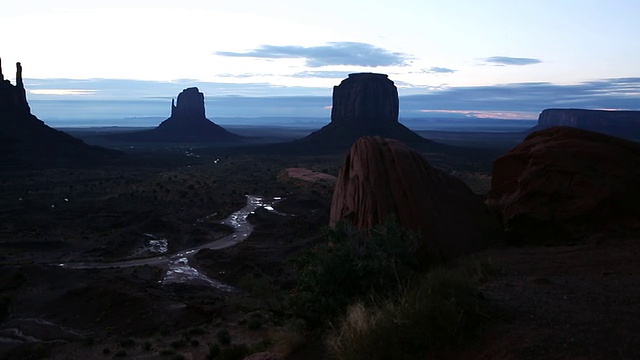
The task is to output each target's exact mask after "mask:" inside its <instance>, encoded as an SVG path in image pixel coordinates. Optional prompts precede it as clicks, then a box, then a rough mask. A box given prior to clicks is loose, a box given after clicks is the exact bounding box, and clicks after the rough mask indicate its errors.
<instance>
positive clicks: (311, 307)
mask: <svg viewBox="0 0 640 360" xmlns="http://www.w3.org/2000/svg"><path fill="white" fill-rule="evenodd" d="M417 245H418V241H417V238H416V237H415V236H413V235H411V234H409V233H407V232H405V231H404V230H403V229H402V228H401V227H400V226H399V225H398V224H397V223H396V222H395V221H393V220H389V221H386V222H385V223H384V224H382V225H380V226H376V227H374V228H372V229H370V230H369V231H368V232H366V233H365V232H361V231H359V230H357V229H356V228H354V227H352V226H349V225H347V224H344V223H341V224H337V226H336V227H335V228H334V229H329V230H328V231H327V234H326V238H325V241H324V242H323V243H321V244H319V245H317V246H315V247H314V248H312V249H310V250H308V251H306V252H305V253H303V254H302V255H301V256H300V257H298V258H296V259H294V260H292V261H293V264H294V266H295V268H296V269H297V271H298V284H297V287H296V288H295V289H294V290H293V291H292V292H291V294H290V301H291V304H292V305H293V308H294V311H295V312H296V314H297V315H298V316H300V317H302V318H304V319H305V320H307V321H309V322H310V323H311V325H319V324H320V323H321V322H322V321H323V320H324V319H331V318H333V317H335V316H337V315H339V314H340V313H342V312H344V310H345V309H346V307H347V306H348V305H349V304H350V303H352V302H353V301H354V300H356V299H362V298H365V297H367V296H369V295H371V294H380V295H384V294H388V293H390V292H391V291H393V290H397V289H398V288H399V287H400V286H401V285H402V284H404V283H406V282H407V281H408V280H409V278H410V276H411V275H413V274H414V272H415V269H416V268H417V261H416V259H415V257H414V253H415V249H416V247H417Z"/></svg>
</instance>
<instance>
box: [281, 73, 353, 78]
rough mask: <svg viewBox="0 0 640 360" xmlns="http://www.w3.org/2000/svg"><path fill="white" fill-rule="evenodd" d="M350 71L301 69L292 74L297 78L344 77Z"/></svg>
mask: <svg viewBox="0 0 640 360" xmlns="http://www.w3.org/2000/svg"><path fill="white" fill-rule="evenodd" d="M350 73H351V72H349V71H302V72H299V73H295V74H293V75H292V76H293V77H297V78H322V79H344V78H347V77H348V76H349V74H350Z"/></svg>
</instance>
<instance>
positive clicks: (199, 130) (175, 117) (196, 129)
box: [110, 87, 242, 143]
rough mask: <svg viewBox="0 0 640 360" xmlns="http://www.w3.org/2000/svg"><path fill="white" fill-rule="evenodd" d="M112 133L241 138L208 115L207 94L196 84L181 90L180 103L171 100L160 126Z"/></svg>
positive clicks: (156, 138) (127, 137)
mask: <svg viewBox="0 0 640 360" xmlns="http://www.w3.org/2000/svg"><path fill="white" fill-rule="evenodd" d="M110 137H112V138H114V139H118V140H123V141H134V142H135V141H141V142H174V143H175V142H182V143H202V142H215V143H217V142H223V143H233V142H238V141H240V140H241V139H242V137H241V136H240V135H237V134H234V133H231V132H229V131H227V130H226V129H224V128H223V127H221V126H220V125H217V124H215V123H214V122H212V121H211V120H209V119H207V117H206V115H205V107H204V94H203V93H201V92H200V91H199V90H198V88H197V87H190V88H187V89H184V90H183V91H182V92H181V93H180V94H178V101H177V104H176V102H174V100H171V116H170V117H169V118H168V119H166V120H164V121H163V122H162V123H160V125H158V127H157V128H155V129H152V130H146V131H139V132H133V133H127V134H118V135H111V136H110Z"/></svg>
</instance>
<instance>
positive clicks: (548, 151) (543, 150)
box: [486, 127, 640, 243]
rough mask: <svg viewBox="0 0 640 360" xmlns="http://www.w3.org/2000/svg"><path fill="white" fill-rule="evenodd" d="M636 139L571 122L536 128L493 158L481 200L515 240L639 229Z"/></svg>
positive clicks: (563, 238)
mask: <svg viewBox="0 0 640 360" xmlns="http://www.w3.org/2000/svg"><path fill="white" fill-rule="evenodd" d="M638 184H640V144H638V143H636V142H632V141H628V140H624V139H620V138H616V137H612V136H608V135H604V134H600V133H596V132H591V131H587V130H581V129H577V128H572V127H552V128H549V129H545V130H541V131H538V132H534V133H532V134H531V135H529V136H528V137H527V138H526V139H525V140H524V141H523V142H522V143H521V144H519V145H518V146H516V147H515V148H513V149H512V150H510V151H509V152H508V153H507V154H505V155H503V156H502V157H500V158H498V159H497V160H495V162H494V164H493V177H492V183H491V191H490V192H489V194H488V196H487V199H486V204H487V205H488V206H489V207H490V208H492V209H494V210H495V211H496V212H498V213H499V214H500V217H501V218H502V221H503V224H504V227H505V230H507V232H508V233H510V234H511V235H512V236H510V238H511V239H512V241H514V242H516V243H536V242H564V241H573V240H575V239H577V238H581V237H584V236H588V235H590V234H594V233H598V232H609V231H620V230H624V229H627V230H630V229H639V228H640V201H638V199H640V186H638Z"/></svg>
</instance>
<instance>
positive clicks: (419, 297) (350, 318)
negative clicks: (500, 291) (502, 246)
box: [328, 269, 489, 360]
mask: <svg viewBox="0 0 640 360" xmlns="http://www.w3.org/2000/svg"><path fill="white" fill-rule="evenodd" d="M483 310H484V309H483V303H482V295H481V294H480V292H479V291H478V289H477V284H476V282H475V279H474V278H473V277H471V276H469V275H468V273H466V272H465V271H462V270H458V269H435V270H433V271H432V272H431V273H429V274H428V275H426V276H424V278H422V279H420V280H419V281H417V283H416V284H414V285H413V286H412V287H411V288H408V289H406V290H405V291H403V292H401V294H400V295H399V296H396V297H394V298H392V299H391V300H387V301H384V302H383V303H381V304H376V305H370V306H366V305H364V304H363V303H361V302H359V303H356V304H355V305H352V306H350V307H349V309H348V311H347V312H346V315H344V316H343V318H342V319H341V321H340V323H339V325H338V326H337V327H336V328H334V329H333V330H332V331H331V333H330V335H329V337H328V339H329V340H328V347H329V350H330V351H331V353H332V354H333V355H334V356H335V357H336V358H339V359H346V360H351V359H353V360H355V359H418V358H426V357H427V356H428V354H433V353H434V352H435V353H437V352H439V351H443V350H450V349H454V348H457V347H459V346H460V345H464V344H465V342H466V341H468V340H469V339H470V338H472V337H474V336H475V335H476V334H477V332H478V331H479V329H480V328H481V326H482V324H483V323H484V322H486V321H487V320H488V319H489V318H488V316H486V315H485V314H484V311H483Z"/></svg>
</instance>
